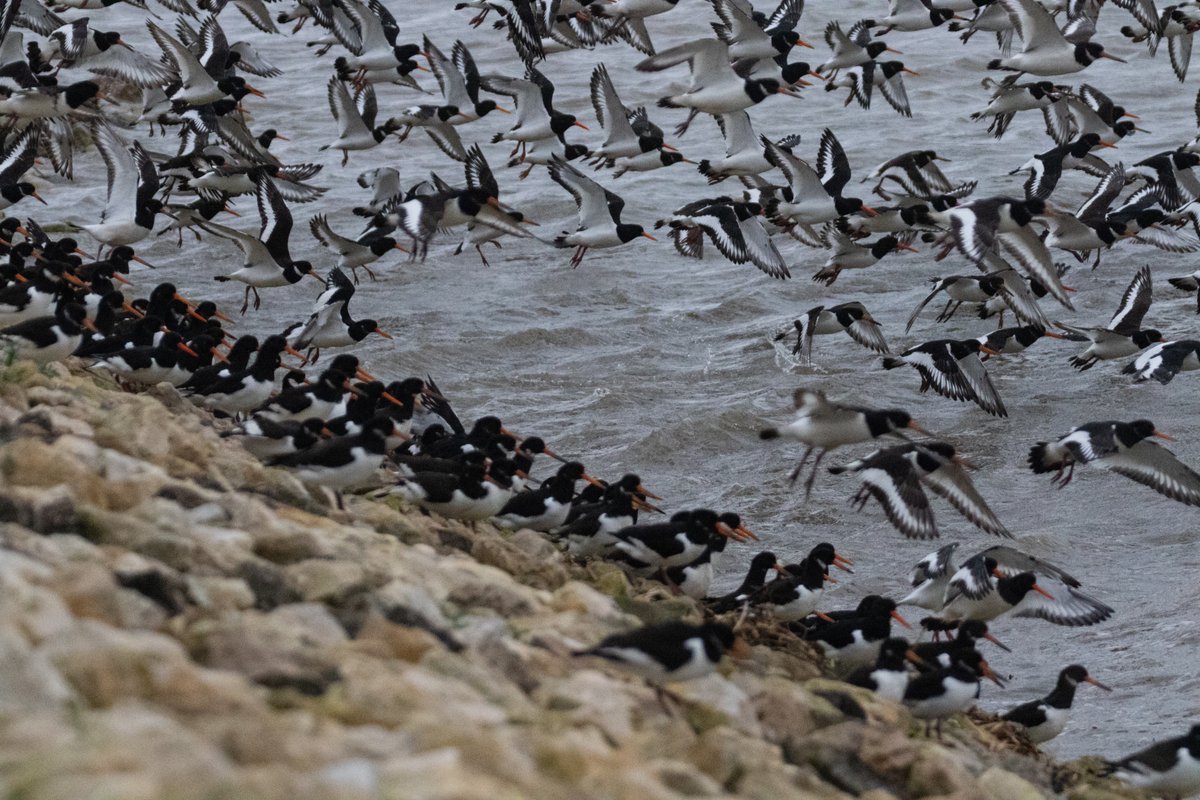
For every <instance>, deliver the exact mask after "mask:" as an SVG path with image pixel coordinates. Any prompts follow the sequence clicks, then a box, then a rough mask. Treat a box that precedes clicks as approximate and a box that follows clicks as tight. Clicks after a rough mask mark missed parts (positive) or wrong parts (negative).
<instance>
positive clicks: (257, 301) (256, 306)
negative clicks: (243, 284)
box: [250, 286, 262, 311]
mask: <svg viewBox="0 0 1200 800" xmlns="http://www.w3.org/2000/svg"><path fill="white" fill-rule="evenodd" d="M250 291H252V292H254V310H255V311H258V309H259V308H261V307H262V298H261V297H259V296H258V289H257V288H256V287H254V286H251V287H250Z"/></svg>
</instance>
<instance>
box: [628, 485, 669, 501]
mask: <svg viewBox="0 0 1200 800" xmlns="http://www.w3.org/2000/svg"><path fill="white" fill-rule="evenodd" d="M634 491H635V492H637V493H638V494H641V495H645V496H646V497H649V498H650V499H651V500H662V497H661V496H660V495H657V494H655V493H654V492H652V491H650V490H649V489H647V488H646V487H645V486H642V485H641V484H640V483H639V484H638V486H637V488H636V489H634Z"/></svg>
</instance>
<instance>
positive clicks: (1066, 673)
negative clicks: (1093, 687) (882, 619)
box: [1058, 664, 1088, 686]
mask: <svg viewBox="0 0 1200 800" xmlns="http://www.w3.org/2000/svg"><path fill="white" fill-rule="evenodd" d="M1087 679H1088V671H1087V667H1085V666H1083V665H1082V664H1072V665H1070V666H1069V667H1066V668H1064V669H1063V671H1062V672H1060V673H1058V680H1059V682H1060V683H1066V684H1069V685H1071V686H1075V685H1076V684H1080V683H1083V682H1084V681H1086V680H1087Z"/></svg>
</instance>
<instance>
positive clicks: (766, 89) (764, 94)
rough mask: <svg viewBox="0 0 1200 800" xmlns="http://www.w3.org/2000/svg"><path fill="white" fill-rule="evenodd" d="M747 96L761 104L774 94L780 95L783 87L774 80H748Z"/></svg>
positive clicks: (746, 85)
mask: <svg viewBox="0 0 1200 800" xmlns="http://www.w3.org/2000/svg"><path fill="white" fill-rule="evenodd" d="M785 69H786V67H785ZM745 87H746V94H747V95H749V97H750V99H751V100H753V101H754V102H755V103H761V102H762V101H763V100H766V99H767V98H768V97H770V96H771V95H773V94H779V90H780V89H782V88H783V85H782V84H781V83H780V82H779V81H777V80H775V79H774V78H763V79H761V80H748V81H746V83H745Z"/></svg>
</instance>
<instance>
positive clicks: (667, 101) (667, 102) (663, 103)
mask: <svg viewBox="0 0 1200 800" xmlns="http://www.w3.org/2000/svg"><path fill="white" fill-rule="evenodd" d="M658 107H659V108H683V106H681V105H679V103H676V102H675V100H674V98H672V97H660V98H659V99H658Z"/></svg>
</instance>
